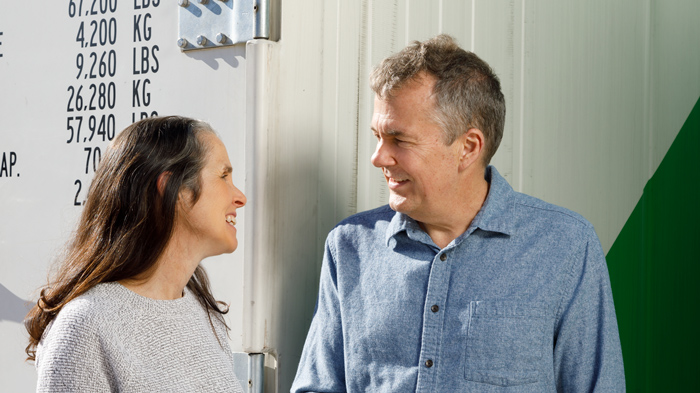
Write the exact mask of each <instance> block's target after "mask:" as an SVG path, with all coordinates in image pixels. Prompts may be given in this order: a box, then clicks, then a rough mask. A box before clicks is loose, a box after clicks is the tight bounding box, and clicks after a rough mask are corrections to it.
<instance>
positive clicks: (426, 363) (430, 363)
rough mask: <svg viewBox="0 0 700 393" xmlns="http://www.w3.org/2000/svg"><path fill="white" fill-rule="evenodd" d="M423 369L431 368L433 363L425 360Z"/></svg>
mask: <svg viewBox="0 0 700 393" xmlns="http://www.w3.org/2000/svg"><path fill="white" fill-rule="evenodd" d="M425 367H427V368H430V367H433V361H432V360H430V359H428V360H426V361H425Z"/></svg>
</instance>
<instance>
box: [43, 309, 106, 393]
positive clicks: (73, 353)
mask: <svg viewBox="0 0 700 393" xmlns="http://www.w3.org/2000/svg"><path fill="white" fill-rule="evenodd" d="M69 306H73V304H69V305H68V306H66V307H65V308H64V309H63V310H62V311H61V312H60V313H59V315H58V316H57V317H56V319H55V320H54V321H53V323H52V324H51V325H49V326H48V328H47V331H46V332H44V337H43V338H42V339H41V342H40V343H39V347H38V348H37V358H36V369H37V374H38V381H37V388H36V391H37V392H59V393H60V392H110V391H112V390H115V389H116V388H115V389H112V386H111V383H110V377H109V367H108V365H107V362H106V361H105V356H104V353H103V351H102V348H101V345H100V340H99V337H98V335H97V332H98V329H96V327H95V324H94V319H93V318H91V315H89V314H90V313H89V310H83V309H80V307H69Z"/></svg>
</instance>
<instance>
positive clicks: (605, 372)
mask: <svg viewBox="0 0 700 393" xmlns="http://www.w3.org/2000/svg"><path fill="white" fill-rule="evenodd" d="M573 260H574V263H573V266H572V268H571V275H570V281H569V284H570V285H569V287H568V289H567V291H566V292H565V294H564V298H563V300H562V304H561V306H560V309H559V318H558V322H557V326H556V327H555V336H554V339H555V342H554V373H555V379H556V383H557V391H558V392H624V391H625V374H624V369H623V362H622V350H621V347H620V335H619V333H618V328H617V319H616V317H615V306H614V304H613V297H612V290H611V287H610V278H609V276H608V269H607V265H606V263H605V256H604V254H603V250H602V248H601V246H600V241H599V240H598V237H597V236H596V234H595V232H594V231H593V229H592V228H589V230H588V234H587V236H586V241H585V242H583V247H581V249H580V251H578V252H577V253H576V254H575V255H574V256H573Z"/></svg>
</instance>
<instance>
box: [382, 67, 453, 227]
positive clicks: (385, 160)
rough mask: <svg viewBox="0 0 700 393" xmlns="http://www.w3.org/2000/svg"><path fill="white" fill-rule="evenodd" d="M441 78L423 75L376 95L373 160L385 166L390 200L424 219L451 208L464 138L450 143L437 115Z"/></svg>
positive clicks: (399, 208)
mask: <svg viewBox="0 0 700 393" xmlns="http://www.w3.org/2000/svg"><path fill="white" fill-rule="evenodd" d="M434 84H435V80H434V78H433V77H430V76H423V77H420V78H418V79H416V80H413V81H410V82H409V83H407V84H406V85H404V86H403V87H401V88H400V89H398V90H397V91H395V92H394V94H393V96H389V97H387V99H385V100H382V99H379V98H376V97H375V100H374V115H373V116H372V131H373V133H374V135H375V136H376V137H377V148H376V150H375V152H374V154H373V155H372V165H374V166H376V167H377V168H380V169H382V171H383V173H384V177H385V178H386V181H387V185H388V186H389V191H390V199H389V205H390V206H391V208H392V209H394V210H395V211H397V212H401V213H404V214H407V215H408V216H409V217H411V218H413V219H414V220H417V221H419V222H422V223H426V224H431V223H433V221H434V220H441V219H442V218H444V217H445V214H449V211H450V209H451V208H452V207H451V206H449V203H451V202H452V200H453V199H454V198H455V196H454V195H453V194H454V192H453V187H454V186H455V184H456V182H458V181H459V180H458V176H457V175H458V169H459V156H460V152H461V151H462V149H461V143H459V142H458V141H460V138H458V139H457V141H456V142H455V143H453V144H452V145H449V146H448V145H445V138H444V134H443V131H442V129H441V127H440V126H439V125H438V124H436V122H435V120H434V114H435V111H436V109H435V97H434V96H433V94H432V91H433V86H434Z"/></svg>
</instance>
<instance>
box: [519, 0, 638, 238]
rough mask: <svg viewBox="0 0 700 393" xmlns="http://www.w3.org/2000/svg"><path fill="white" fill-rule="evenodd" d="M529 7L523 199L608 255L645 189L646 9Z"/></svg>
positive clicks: (631, 4)
mask: <svg viewBox="0 0 700 393" xmlns="http://www.w3.org/2000/svg"><path fill="white" fill-rule="evenodd" d="M527 4H528V5H527V6H528V7H533V10H532V13H531V14H529V16H530V18H531V19H527V20H526V26H525V42H526V57H525V69H526V70H525V73H526V79H525V83H526V87H525V95H524V100H525V103H524V131H523V132H524V140H523V142H524V160H523V168H522V170H523V172H524V173H525V179H524V181H523V191H524V192H526V193H529V194H532V195H535V196H537V197H540V198H542V199H544V200H546V201H549V202H552V203H555V204H558V205H562V206H565V207H567V208H570V209H572V210H574V211H576V212H578V213H581V214H582V215H583V216H584V217H586V218H587V219H588V220H590V221H591V222H592V223H593V225H594V226H595V228H596V231H597V232H598V235H599V236H600V238H601V241H602V243H603V247H604V249H605V250H607V249H608V248H609V247H610V246H611V245H612V242H613V241H614V239H615V238H616V236H617V234H618V233H619V230H620V229H621V228H622V226H623V224H624V223H625V221H626V220H627V217H628V216H629V213H630V212H631V211H632V209H633V208H634V205H635V204H636V202H637V200H638V199H639V196H640V195H641V192H642V188H643V186H644V184H645V183H646V180H647V178H646V176H645V175H646V173H645V170H643V167H644V166H643V162H644V152H645V149H646V145H645V141H644V138H643V135H644V129H645V118H644V114H645V111H646V106H645V103H646V101H645V97H646V96H647V94H648V89H647V88H646V86H647V83H646V79H645V77H646V67H647V63H648V58H647V46H646V45H647V42H648V41H647V34H648V24H647V21H648V10H647V6H646V5H644V4H641V5H640V2H638V1H636V0H634V1H627V2H624V1H618V2H606V1H594V2H585V3H584V2H567V3H563V2H558V1H538V2H534V1H533V2H528V3H527Z"/></svg>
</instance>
